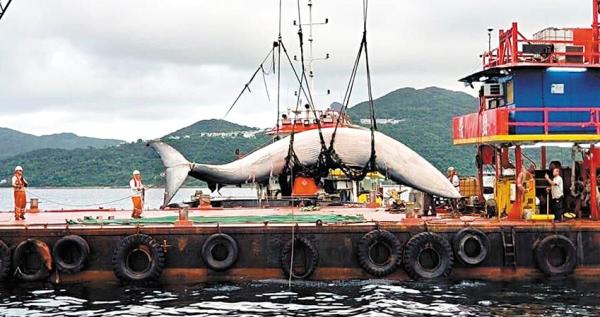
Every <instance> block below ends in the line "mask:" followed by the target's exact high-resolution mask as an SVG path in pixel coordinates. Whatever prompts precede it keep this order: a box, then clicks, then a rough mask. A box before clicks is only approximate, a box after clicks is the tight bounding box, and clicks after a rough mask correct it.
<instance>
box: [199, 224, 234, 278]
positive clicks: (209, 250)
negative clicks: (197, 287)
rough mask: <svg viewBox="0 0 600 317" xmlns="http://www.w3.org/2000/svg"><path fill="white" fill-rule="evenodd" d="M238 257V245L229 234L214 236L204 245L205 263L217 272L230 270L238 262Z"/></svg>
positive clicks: (203, 255)
mask: <svg viewBox="0 0 600 317" xmlns="http://www.w3.org/2000/svg"><path fill="white" fill-rule="evenodd" d="M238 255H239V249H238V244H237V242H236V241H235V239H233V238H232V237H231V236H230V235H228V234H224V233H216V234H213V235H211V236H210V237H208V238H207V239H206V241H204V244H203V245H202V258H203V259H204V263H206V265H207V266H208V267H209V268H211V269H213V270H215V271H225V270H227V269H229V268H230V267H231V266H233V264H234V263H235V261H237V258H238Z"/></svg>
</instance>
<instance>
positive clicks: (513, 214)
mask: <svg viewBox="0 0 600 317" xmlns="http://www.w3.org/2000/svg"><path fill="white" fill-rule="evenodd" d="M522 170H523V155H522V152H521V146H520V145H517V146H515V201H514V202H513V203H512V205H511V208H510V213H509V214H508V219H509V220H520V219H521V217H522V216H521V215H522V211H523V193H522V192H521V191H520V190H519V187H518V186H517V184H516V182H517V178H519V174H521V171H522Z"/></svg>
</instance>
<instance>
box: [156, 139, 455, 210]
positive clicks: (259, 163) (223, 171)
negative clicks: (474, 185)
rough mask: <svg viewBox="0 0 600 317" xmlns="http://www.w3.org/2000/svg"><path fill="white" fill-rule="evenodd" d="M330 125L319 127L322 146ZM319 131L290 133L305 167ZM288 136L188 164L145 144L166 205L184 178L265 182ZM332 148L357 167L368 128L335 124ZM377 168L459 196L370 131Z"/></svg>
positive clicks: (410, 154)
mask: <svg viewBox="0 0 600 317" xmlns="http://www.w3.org/2000/svg"><path fill="white" fill-rule="evenodd" d="M333 130H334V129H333V128H328V129H322V130H321V131H322V133H323V137H324V139H325V141H326V142H327V144H329V140H331V135H332V133H333ZM318 133H319V131H318V130H316V129H315V130H310V131H306V132H302V133H298V134H296V135H295V139H294V150H295V152H296V155H297V156H298V159H299V160H300V162H301V163H302V164H303V165H304V166H312V165H315V164H316V163H317V159H318V157H319V153H320V151H321V145H320V141H319V134H318ZM289 143H290V137H286V138H283V139H281V140H279V141H277V142H274V143H272V144H270V145H268V146H265V147H263V148H261V149H259V150H257V151H255V152H253V153H251V154H249V155H247V156H246V157H244V158H242V159H239V160H236V161H233V162H231V163H227V164H223V165H210V164H199V163H191V162H189V161H188V160H187V159H186V158H185V157H184V156H183V155H182V154H181V153H179V152H178V151H177V150H175V149H174V148H172V147H171V146H169V145H168V144H166V143H164V142H161V141H151V142H149V143H148V145H149V146H151V147H152V148H153V149H154V150H155V151H156V152H157V153H158V154H159V156H160V158H161V160H162V162H163V165H164V166H165V168H166V188H165V205H166V204H168V203H169V202H170V201H171V199H172V198H173V196H174V195H175V193H176V192H177V190H179V187H181V185H182V184H183V182H184V181H185V179H186V178H187V176H188V175H189V176H192V177H194V178H197V179H199V180H203V181H205V182H207V183H208V184H209V185H213V186H212V187H213V188H214V184H219V185H238V184H244V183H248V182H259V183H261V182H262V183H264V182H267V181H268V180H269V178H270V177H271V176H277V175H279V174H281V173H282V171H283V170H284V167H285V164H286V163H285V158H286V156H287V154H288V148H289ZM334 149H335V151H336V153H337V154H338V156H339V157H340V159H341V160H342V161H343V162H344V163H345V164H346V165H348V166H351V167H357V168H362V167H363V166H365V165H366V163H367V162H368V161H369V158H370V155H371V132H370V131H369V130H366V129H355V128H339V129H338V131H337V134H336V137H335V142H334ZM375 151H376V154H377V161H376V163H377V169H378V170H379V172H381V173H382V174H384V175H386V176H387V177H388V178H389V179H391V180H393V181H395V182H397V183H399V184H404V185H407V186H410V187H413V188H416V189H418V190H421V191H423V192H426V193H429V194H433V195H436V196H440V197H447V198H458V197H460V194H459V193H458V191H457V190H456V188H454V187H453V186H452V184H451V183H450V182H449V181H448V179H447V178H446V177H445V176H444V175H443V174H442V173H441V172H440V171H438V170H437V169H436V168H435V167H434V166H433V165H431V163H429V162H428V161H427V160H425V159H424V158H423V157H421V156H420V155H419V154H417V153H416V152H415V151H413V150H411V149H410V148H408V147H407V146H406V145H404V144H402V143H400V142H398V141H396V140H394V139H392V138H390V137H389V136H386V135H384V134H382V133H380V132H375Z"/></svg>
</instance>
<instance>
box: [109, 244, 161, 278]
mask: <svg viewBox="0 0 600 317" xmlns="http://www.w3.org/2000/svg"><path fill="white" fill-rule="evenodd" d="M112 265H113V271H114V273H115V276H116V277H117V278H118V279H119V280H121V281H124V282H147V281H155V280H158V278H159V277H160V275H161V274H162V271H163V268H164V266H165V253H164V251H163V249H162V247H161V246H160V245H159V244H158V242H156V240H154V239H152V237H150V236H149V235H145V234H134V235H130V236H127V237H125V238H124V239H123V240H121V242H120V243H119V246H118V247H117V248H116V249H115V251H114V253H113V259H112Z"/></svg>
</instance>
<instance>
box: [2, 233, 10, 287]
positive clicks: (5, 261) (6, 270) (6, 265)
mask: <svg viewBox="0 0 600 317" xmlns="http://www.w3.org/2000/svg"><path fill="white" fill-rule="evenodd" d="M10 268H11V257H10V249H9V248H8V246H7V245H6V243H4V241H2V240H0V282H1V281H4V280H6V278H7V277H8V274H10Z"/></svg>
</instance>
